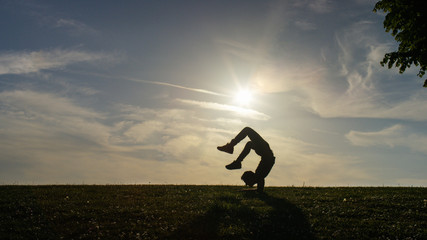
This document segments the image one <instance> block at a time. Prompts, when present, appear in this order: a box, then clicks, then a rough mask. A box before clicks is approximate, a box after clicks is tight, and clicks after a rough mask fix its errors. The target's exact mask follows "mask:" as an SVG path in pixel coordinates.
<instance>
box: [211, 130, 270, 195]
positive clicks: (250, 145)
mask: <svg viewBox="0 0 427 240" xmlns="http://www.w3.org/2000/svg"><path fill="white" fill-rule="evenodd" d="M245 137H249V139H250V141H249V142H247V143H246V145H245V148H244V149H243V151H242V152H241V153H240V155H239V156H238V157H237V159H236V160H234V161H233V162H232V163H230V164H228V165H226V166H225V168H227V169H228V170H233V169H240V168H242V161H243V159H244V158H245V157H246V156H247V155H248V154H249V152H250V151H251V149H253V150H255V152H256V153H257V154H258V155H259V156H261V161H260V162H259V164H258V167H257V169H256V170H255V173H254V172H252V171H246V172H244V173H243V175H242V180H243V181H244V182H245V184H246V185H248V186H250V187H252V186H253V185H255V184H257V190H258V192H263V191H264V184H265V180H264V179H265V178H266V177H267V175H268V174H269V173H270V171H271V168H272V167H273V165H274V163H275V159H276V158H275V157H274V155H273V151H272V150H271V149H270V145H268V143H267V142H266V141H265V140H264V139H263V138H262V137H261V136H260V135H259V134H258V133H257V132H255V130H253V129H252V128H250V127H245V128H243V130H242V131H240V133H239V134H237V136H236V137H235V138H234V139H232V140H231V141H230V142H229V143H227V144H225V145H224V146H219V147H217V149H218V150H219V151H223V152H226V153H229V154H232V153H233V151H234V146H236V145H237V144H238V143H239V142H240V141H242V140H243V139H244V138H245Z"/></svg>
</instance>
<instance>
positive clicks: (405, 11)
mask: <svg viewBox="0 0 427 240" xmlns="http://www.w3.org/2000/svg"><path fill="white" fill-rule="evenodd" d="M373 11H374V12H377V11H383V12H385V13H387V15H386V16H385V20H384V28H385V30H386V32H390V31H391V35H392V36H393V37H394V38H395V40H396V41H397V42H399V47H398V50H397V51H395V52H390V53H387V54H385V56H384V59H383V60H382V62H381V65H382V66H384V65H385V64H387V65H388V68H392V67H393V65H395V66H396V67H398V68H399V72H400V73H403V72H404V71H405V70H406V68H409V67H410V66H411V65H415V66H420V70H419V72H418V76H419V77H422V76H423V75H424V74H425V71H426V69H427V15H426V14H427V2H426V1H422V0H381V1H379V2H377V3H376V5H375V7H374V9H373ZM424 87H427V80H426V81H425V83H424Z"/></svg>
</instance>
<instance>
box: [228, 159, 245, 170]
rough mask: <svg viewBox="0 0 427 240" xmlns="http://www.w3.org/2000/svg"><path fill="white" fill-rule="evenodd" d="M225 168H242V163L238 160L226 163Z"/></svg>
mask: <svg viewBox="0 0 427 240" xmlns="http://www.w3.org/2000/svg"><path fill="white" fill-rule="evenodd" d="M225 168H227V169H228V170H234V169H240V168H242V163H241V162H239V161H237V160H236V161H233V162H232V163H230V164H228V165H226V166H225Z"/></svg>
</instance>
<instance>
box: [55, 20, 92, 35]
mask: <svg viewBox="0 0 427 240" xmlns="http://www.w3.org/2000/svg"><path fill="white" fill-rule="evenodd" d="M55 27H57V28H62V29H65V30H66V31H67V32H68V33H69V34H70V35H73V36H77V35H81V34H90V35H94V34H97V31H96V30H95V29H93V28H91V27H89V26H88V25H86V24H84V23H82V22H79V21H77V20H74V19H64V18H60V19H58V20H57V21H56V24H55Z"/></svg>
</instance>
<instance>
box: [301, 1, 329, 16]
mask: <svg viewBox="0 0 427 240" xmlns="http://www.w3.org/2000/svg"><path fill="white" fill-rule="evenodd" d="M294 6H296V7H308V8H309V9H310V10H312V11H314V12H316V13H328V12H331V11H332V10H333V8H332V3H331V1H330V0H297V1H295V3H294Z"/></svg>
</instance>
